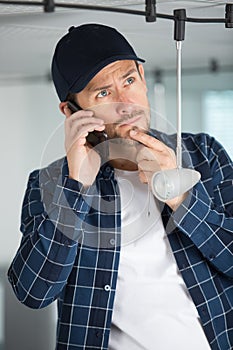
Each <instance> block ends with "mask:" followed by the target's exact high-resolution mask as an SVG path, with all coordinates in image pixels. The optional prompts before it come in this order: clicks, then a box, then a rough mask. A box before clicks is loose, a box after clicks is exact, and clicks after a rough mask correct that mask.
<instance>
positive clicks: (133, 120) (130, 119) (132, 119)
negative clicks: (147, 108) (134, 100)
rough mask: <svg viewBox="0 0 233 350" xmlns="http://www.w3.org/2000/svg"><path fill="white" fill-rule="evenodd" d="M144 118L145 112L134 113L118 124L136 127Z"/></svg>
mask: <svg viewBox="0 0 233 350" xmlns="http://www.w3.org/2000/svg"><path fill="white" fill-rule="evenodd" d="M142 116H144V113H143V111H135V112H134V113H132V114H130V115H128V116H124V118H122V119H121V120H119V122H118V126H119V127H122V126H125V125H134V124H135V123H136V122H137V121H138V120H139V119H141V117H142Z"/></svg>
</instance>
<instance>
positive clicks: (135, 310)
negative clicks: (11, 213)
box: [9, 24, 233, 350]
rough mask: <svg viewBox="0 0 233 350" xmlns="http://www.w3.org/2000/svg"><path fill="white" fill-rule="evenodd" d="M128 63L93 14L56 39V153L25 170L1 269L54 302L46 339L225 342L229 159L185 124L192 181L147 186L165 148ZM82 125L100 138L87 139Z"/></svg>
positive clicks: (24, 295)
mask: <svg viewBox="0 0 233 350" xmlns="http://www.w3.org/2000/svg"><path fill="white" fill-rule="evenodd" d="M138 62H143V60H142V59H141V58H139V57H137V55H136V53H135V52H134V50H133V48H132V47H131V46H130V44H129V43H128V42H127V41H126V39H125V38H124V37H123V36H122V35H121V34H120V33H119V32H118V31H116V30H115V29H113V28H110V27H107V26H103V25H99V24H87V25H82V26H79V27H76V28H74V27H72V28H71V29H70V31H69V33H68V34H67V35H65V36H64V37H63V38H62V39H61V40H60V41H59V43H58V44H57V47H56V50H55V53H54V57H53V63H52V74H53V80H54V83H55V87H56V90H57V93H58V96H59V98H60V100H61V103H60V109H61V111H62V112H63V113H64V115H65V116H66V120H65V146H66V157H65V158H64V159H61V160H58V161H56V162H54V163H53V164H51V165H50V166H48V167H47V168H45V169H41V170H36V171H34V172H33V173H32V174H31V175H30V178H29V182H28V187H27V191H26V194H25V198H24V203H23V210H22V225H21V230H22V233H23V239H22V242H21V245H20V247H19V249H18V252H17V253H16V256H15V258H14V260H13V262H12V264H11V267H10V269H9V280H10V282H11V284H12V286H13V289H14V292H15V294H16V296H17V298H18V299H19V300H20V301H21V302H22V303H24V304H25V305H27V306H29V307H31V308H42V307H45V306H47V305H48V304H50V303H52V302H53V301H54V300H57V302H58V328H57V347H56V348H57V349H69V350H71V349H112V350H113V349H121V350H125V349H130V350H137V349H147V350H148V349H150V350H151V349H171V348H174V349H192V350H194V349H195V350H196V349H202V350H204V349H210V348H211V349H221V350H226V349H232V347H233V308H232V306H233V287H232V277H233V254H232V248H233V245H232V237H233V236H232V235H233V218H232V213H233V186H232V181H233V165H232V162H231V160H230V159H229V157H228V155H227V154H226V152H225V151H224V149H223V148H222V147H221V146H220V145H219V144H218V143H217V142H216V141H215V140H214V139H213V138H211V137H209V136H208V135H205V134H199V135H191V134H184V135H183V138H182V141H183V146H184V152H183V159H184V162H185V164H186V166H188V167H193V168H194V169H196V170H198V171H199V172H200V173H201V181H199V183H198V184H197V185H196V186H195V187H194V188H192V189H191V190H190V191H188V192H186V193H183V194H181V195H180V196H178V197H176V198H172V199H169V200H168V201H167V202H166V203H161V202H159V201H158V200H157V199H156V198H155V197H154V196H153V195H152V193H151V190H150V179H151V177H152V175H153V173H155V172H156V171H158V170H166V169H174V168H176V157H175V153H174V149H175V146H176V145H175V142H174V137H172V136H167V135H165V134H162V133H159V132H157V131H155V130H150V129H149V119H150V113H149V103H148V99H147V87H146V81H145V77H144V70H143V66H142V65H141V64H139V63H138ZM75 110H76V111H75ZM94 131H95V133H96V135H101V137H102V139H103V137H104V140H105V141H104V142H101V143H99V144H98V143H97V144H95V145H94V146H93V144H91V142H89V139H88V137H89V136H90V135H91V134H92V135H93V132H94Z"/></svg>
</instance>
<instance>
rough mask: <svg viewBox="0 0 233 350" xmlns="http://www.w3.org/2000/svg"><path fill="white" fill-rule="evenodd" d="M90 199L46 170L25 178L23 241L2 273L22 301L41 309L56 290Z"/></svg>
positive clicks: (75, 249) (75, 248)
mask: <svg viewBox="0 0 233 350" xmlns="http://www.w3.org/2000/svg"><path fill="white" fill-rule="evenodd" d="M90 199H91V196H90V195H88V191H86V192H85V193H84V191H83V190H82V185H81V184H80V183H79V182H77V181H74V180H71V179H68V178H67V177H63V176H62V175H59V176H58V177H57V178H56V177H53V176H52V175H51V174H50V173H49V172H48V171H35V172H33V173H32V174H31V175H30V177H29V181H28V186H27V190H26V193H25V197H24V201H23V208H22V220H21V231H22V234H23V237H22V240H21V244H20V247H19V249H18V251H17V253H16V255H15V258H14V260H13V261H12V264H11V266H10V268H9V271H8V278H9V281H10V283H11V285H12V287H13V290H14V292H15V294H16V296H17V298H18V299H19V300H20V301H21V302H22V303H24V304H26V305H27V306H29V307H32V308H42V307H45V306H46V305H48V304H50V303H51V302H52V301H53V300H54V299H56V298H57V296H58V295H59V294H60V292H61V291H62V289H63V287H64V285H65V284H66V282H67V278H68V276H69V274H70V272H71V270H72V267H73V264H74V261H75V259H76V257H77V254H78V251H79V250H78V246H79V243H78V240H79V239H80V237H81V235H82V222H83V220H84V218H85V215H86V214H87V213H88V210H89V204H90Z"/></svg>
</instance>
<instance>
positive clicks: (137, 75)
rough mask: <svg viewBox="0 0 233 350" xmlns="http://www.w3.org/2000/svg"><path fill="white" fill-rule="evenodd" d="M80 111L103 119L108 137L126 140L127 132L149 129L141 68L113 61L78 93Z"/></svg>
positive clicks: (126, 62) (145, 93)
mask: <svg viewBox="0 0 233 350" xmlns="http://www.w3.org/2000/svg"><path fill="white" fill-rule="evenodd" d="M77 102H78V104H79V106H81V108H82V109H89V110H93V111H94V112H95V115H96V116H97V117H99V118H101V119H103V120H104V122H105V124H106V129H105V131H106V132H107V134H108V137H109V138H118V137H120V138H128V137H129V136H128V135H129V131H130V130H131V129H133V128H135V127H136V128H139V129H141V130H143V131H145V132H146V131H147V130H148V128H149V120H150V116H149V102H148V98H147V87H146V82H145V79H144V70H143V67H142V65H139V68H137V67H136V64H135V62H134V61H130V60H124V61H116V62H113V63H111V64H109V65H108V66H106V67H104V68H103V69H102V70H101V71H100V72H99V73H97V74H96V76H95V77H94V78H93V79H92V80H91V81H90V82H89V83H88V85H87V86H86V87H85V88H84V89H83V90H82V91H81V92H80V93H78V94H77Z"/></svg>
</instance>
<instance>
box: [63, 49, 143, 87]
mask: <svg viewBox="0 0 233 350" xmlns="http://www.w3.org/2000/svg"><path fill="white" fill-rule="evenodd" d="M123 60H132V61H139V62H145V60H144V59H143V58H140V57H137V56H135V55H125V56H124V55H121V56H112V57H109V58H107V59H105V60H103V61H101V62H100V63H99V64H97V65H96V66H95V67H94V68H93V69H92V70H90V71H89V72H88V74H86V75H83V76H82V77H78V78H77V79H76V81H75V82H74V83H73V84H72V86H70V88H69V92H71V93H78V92H80V91H82V90H83V89H84V88H85V87H86V86H87V84H88V83H89V82H90V81H91V79H92V78H94V76H95V75H96V74H97V73H99V72H100V71H101V69H103V68H104V67H106V66H107V65H108V64H110V63H113V62H115V61H123Z"/></svg>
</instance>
